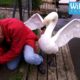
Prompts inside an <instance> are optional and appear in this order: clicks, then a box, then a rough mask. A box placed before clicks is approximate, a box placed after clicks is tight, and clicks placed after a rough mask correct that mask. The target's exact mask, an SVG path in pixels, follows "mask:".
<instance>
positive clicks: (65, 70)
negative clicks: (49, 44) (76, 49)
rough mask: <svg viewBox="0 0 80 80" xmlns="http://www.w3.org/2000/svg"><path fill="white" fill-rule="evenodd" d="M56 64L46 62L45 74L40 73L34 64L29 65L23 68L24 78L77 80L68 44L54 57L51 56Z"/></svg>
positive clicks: (27, 79) (31, 79)
mask: <svg viewBox="0 0 80 80" xmlns="http://www.w3.org/2000/svg"><path fill="white" fill-rule="evenodd" d="M53 61H54V62H55V65H56V66H52V67H50V66H48V65H47V64H46V67H45V68H46V70H47V71H46V74H45V75H42V74H40V73H39V72H38V71H37V68H36V67H35V66H31V67H30V66H29V67H28V68H27V70H28V72H27V70H25V74H26V75H25V79H24V80H77V77H76V75H75V71H74V66H73V62H72V59H71V55H70V51H69V47H68V45H66V46H64V47H62V48H60V51H59V53H58V54H57V55H56V57H55V58H54V57H53Z"/></svg>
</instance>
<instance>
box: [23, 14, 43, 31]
mask: <svg viewBox="0 0 80 80" xmlns="http://www.w3.org/2000/svg"><path fill="white" fill-rule="evenodd" d="M24 24H25V25H26V26H27V27H28V28H30V29H31V30H36V29H40V28H41V27H43V26H44V25H43V18H42V17H41V16H40V15H39V14H38V13H35V14H33V15H32V16H31V17H30V18H29V19H28V20H27V21H25V22H24Z"/></svg>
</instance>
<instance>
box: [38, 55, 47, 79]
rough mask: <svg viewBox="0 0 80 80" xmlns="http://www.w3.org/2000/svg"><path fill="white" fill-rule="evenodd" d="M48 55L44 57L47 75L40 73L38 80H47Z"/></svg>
mask: <svg viewBox="0 0 80 80" xmlns="http://www.w3.org/2000/svg"><path fill="white" fill-rule="evenodd" d="M46 60H47V55H44V64H45V69H46V73H45V74H41V73H39V72H38V80H47V61H46Z"/></svg>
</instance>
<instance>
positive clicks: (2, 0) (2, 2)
mask: <svg viewBox="0 0 80 80" xmlns="http://www.w3.org/2000/svg"><path fill="white" fill-rule="evenodd" d="M12 5H13V0H0V6H8V7H11V6H12Z"/></svg>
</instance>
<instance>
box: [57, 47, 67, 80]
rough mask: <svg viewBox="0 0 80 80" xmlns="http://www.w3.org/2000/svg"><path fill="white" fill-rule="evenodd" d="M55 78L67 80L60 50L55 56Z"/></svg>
mask: <svg viewBox="0 0 80 80" xmlns="http://www.w3.org/2000/svg"><path fill="white" fill-rule="evenodd" d="M57 77H58V80H67V78H66V73H65V69H64V61H63V57H62V49H61V48H60V51H59V53H58V54H57Z"/></svg>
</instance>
